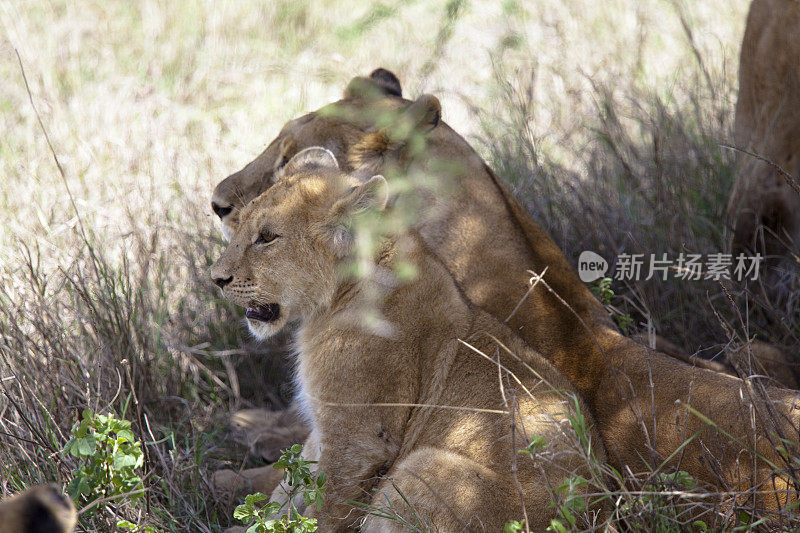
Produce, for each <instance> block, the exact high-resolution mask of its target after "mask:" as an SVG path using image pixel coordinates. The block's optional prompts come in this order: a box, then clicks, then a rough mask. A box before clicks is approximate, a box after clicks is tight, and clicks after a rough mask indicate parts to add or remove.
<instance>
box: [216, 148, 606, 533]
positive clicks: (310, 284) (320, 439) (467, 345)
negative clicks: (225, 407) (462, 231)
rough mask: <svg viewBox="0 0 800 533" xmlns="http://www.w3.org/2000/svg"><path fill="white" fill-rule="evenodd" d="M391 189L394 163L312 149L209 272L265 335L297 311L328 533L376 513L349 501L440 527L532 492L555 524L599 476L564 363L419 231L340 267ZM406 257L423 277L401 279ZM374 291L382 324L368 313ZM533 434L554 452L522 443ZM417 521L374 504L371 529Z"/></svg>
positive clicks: (259, 204)
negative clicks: (373, 163)
mask: <svg viewBox="0 0 800 533" xmlns="http://www.w3.org/2000/svg"><path fill="white" fill-rule="evenodd" d="M386 200H387V186H386V180H385V179H384V178H383V176H374V177H372V178H371V179H369V180H367V181H366V182H364V183H360V182H359V181H358V180H356V179H354V178H352V177H350V176H348V175H347V174H345V173H343V172H342V171H340V170H339V167H338V164H337V162H336V160H335V158H334V157H333V155H332V154H331V153H330V152H328V151H327V150H324V149H322V148H319V149H313V148H312V149H309V150H305V151H303V152H301V154H300V155H298V156H295V158H293V159H292V160H291V161H290V162H289V163H288V164H287V166H286V169H285V176H284V177H283V178H282V179H281V180H280V181H279V182H278V183H276V184H275V185H274V186H273V187H271V188H270V189H268V190H267V191H266V192H264V193H263V194H262V195H260V196H259V197H257V198H256V199H255V200H253V201H252V202H251V203H250V204H249V205H248V206H247V207H245V208H244V209H243V210H242V212H241V215H240V221H239V224H238V228H237V229H236V231H235V232H234V233H233V236H232V238H231V242H230V245H229V246H228V247H227V249H226V250H225V251H224V253H223V254H222V256H221V257H220V258H219V260H218V261H217V263H216V265H214V267H213V269H212V277H213V279H214V282H215V283H216V284H217V285H219V286H220V287H221V288H222V290H223V293H224V294H225V296H226V297H227V298H229V299H230V300H231V301H233V302H234V303H236V304H238V305H241V306H242V307H246V308H247V312H246V316H247V323H248V326H249V328H250V330H251V332H252V333H253V334H254V335H255V336H256V337H257V338H259V339H266V338H268V337H271V336H272V335H274V334H276V333H277V332H279V331H280V330H281V329H283V328H284V327H285V326H286V325H287V324H289V323H296V324H297V330H296V336H295V346H296V351H297V353H296V357H297V361H296V366H297V378H296V379H297V384H298V390H299V391H300V402H301V405H303V406H304V411H305V412H306V413H307V414H308V417H309V419H310V421H311V426H312V428H313V429H312V434H311V437H310V439H309V440H310V441H311V442H314V443H316V446H315V447H316V449H317V450H318V454H319V455H318V456H317V457H315V458H316V459H317V460H318V461H319V463H318V465H317V466H318V468H319V469H320V470H321V471H323V472H325V473H326V474H327V490H326V493H325V498H324V503H323V505H322V507H321V509H320V510H319V511H317V510H316V509H315V508H313V507H312V508H310V509H307V510H306V512H307V514H308V516H315V517H316V518H317V519H318V521H319V529H320V531H326V532H333V531H346V530H349V528H350V527H352V526H353V525H354V522H357V521H358V519H359V517H361V516H362V515H363V514H364V513H365V510H364V509H363V508H359V507H354V506H353V505H352V503H351V502H364V503H369V504H370V505H371V506H373V508H375V509H379V510H381V511H382V512H385V513H396V514H397V516H399V517H400V518H401V519H402V520H405V521H406V523H407V524H408V523H414V521H415V520H419V521H420V522H421V523H422V524H426V525H427V526H428V527H429V528H431V529H432V530H434V531H441V532H449V531H453V532H454V531H465V530H466V531H479V530H480V531H501V530H502V529H503V525H504V524H505V523H506V522H507V521H509V520H511V519H517V518H520V517H521V516H522V515H523V504H524V507H525V509H527V513H528V514H527V516H528V519H529V525H530V527H531V528H532V529H533V530H534V531H543V530H544V529H545V528H546V527H547V526H548V524H549V523H550V520H551V519H552V518H554V517H555V516H556V513H557V511H556V508H555V506H554V505H552V504H551V501H552V500H551V492H552V491H553V490H554V487H556V486H559V485H560V484H561V483H562V482H563V480H564V478H565V477H568V476H570V475H574V474H583V475H586V476H587V477H588V472H587V467H586V466H585V462H584V459H583V457H582V452H579V451H578V450H579V449H580V447H581V446H580V444H579V443H580V440H579V438H578V435H577V434H576V432H575V430H574V429H573V428H572V426H571V425H570V422H569V417H570V416H573V417H574V416H575V415H576V414H577V411H576V406H579V407H580V412H583V413H588V411H587V409H586V406H585V405H584V404H583V402H582V400H580V399H579V397H578V396H577V393H576V392H575V390H574V388H573V387H572V385H571V384H570V383H569V381H567V380H566V379H565V378H564V377H563V376H562V375H561V374H560V373H559V372H558V371H557V370H556V369H555V367H553V365H552V364H550V363H549V362H548V361H547V360H545V359H544V358H543V357H541V356H540V355H539V354H537V353H535V352H534V351H533V350H531V349H530V348H529V347H528V346H527V345H526V344H525V343H524V342H523V341H522V340H521V339H519V338H518V337H517V336H516V335H514V333H513V332H512V331H511V330H510V329H509V328H508V327H507V326H505V325H504V324H502V323H500V322H499V321H497V320H496V319H495V318H494V317H492V316H491V315H489V314H488V313H486V312H484V311H481V310H478V309H476V308H474V307H473V306H471V305H470V304H469V302H468V301H467V300H466V298H464V296H463V295H462V293H461V292H460V290H459V288H458V287H457V286H456V284H455V282H454V281H453V279H452V277H451V275H450V274H449V273H448V271H447V270H446V269H445V268H444V267H443V266H442V264H441V262H440V261H439V260H438V259H437V258H436V257H435V256H434V255H433V254H432V253H431V252H430V251H429V250H428V248H427V246H426V245H425V244H424V242H423V241H422V239H421V238H419V236H418V235H416V234H414V233H413V232H412V233H407V234H404V235H401V236H400V237H397V238H394V237H387V238H385V239H384V240H383V241H382V242H381V244H380V246H379V248H378V250H377V252H376V253H375V254H374V264H372V265H371V267H370V269H369V270H370V271H372V272H373V276H371V277H369V278H358V277H354V276H352V275H347V274H344V275H343V274H342V272H343V271H344V268H343V267H344V266H345V265H347V264H349V263H350V262H351V260H352V257H351V256H352V251H353V249H354V247H355V242H354V241H355V239H354V237H353V235H352V234H351V233H350V232H349V222H348V221H350V220H352V219H353V217H354V216H355V215H356V214H357V213H359V212H360V211H362V210H365V209H368V208H370V207H371V206H375V207H377V208H379V209H380V208H382V207H383V206H384V205H385V203H386ZM400 262H402V264H403V266H404V268H405V269H408V268H411V269H412V270H413V271H414V272H415V275H414V279H413V280H412V281H409V282H400V281H398V280H396V279H394V278H393V276H392V274H391V273H392V272H393V271H394V269H395V268H396V267H397V265H398V264H399V263H400ZM359 264H361V263H359ZM361 268H362V269H363V268H364V265H363V264H361ZM376 293H377V294H378V296H377V301H378V303H377V306H376V309H377V310H378V311H379V313H380V315H381V317H382V320H383V321H384V323H385V326H384V327H382V328H380V330H381V332H374V331H372V330H371V329H370V326H369V325H368V321H367V320H366V317H367V315H366V314H365V312H366V311H367V310H369V309H371V303H372V302H373V301H375V298H376V297H375V294H376ZM587 426H588V427H590V428H592V427H593V421H592V420H591V419H590V418H587ZM534 437H536V438H537V439H543V442H544V443H546V444H544V449H545V452H543V453H542V454H534V456H532V457H531V459H524V458H523V457H522V456H519V454H518V452H519V449H520V448H524V447H526V446H527V445H528V444H529V443H530V442H531V440H532V439H533V438H534ZM598 443H599V437H598V436H597V435H596V434H594V431H593V430H590V432H589V436H588V440H587V441H585V442H584V446H586V447H587V448H589V449H593V450H594V453H595V455H596V456H597V457H598V459H600V460H603V459H604V458H605V454H604V452H603V451H602V448H601V447H598ZM373 489H374V491H373ZM518 491H519V494H518ZM520 495H521V496H522V499H523V501H521V500H520ZM378 514H379V513H378ZM404 530H405V527H404V525H403V524H399V523H398V522H396V521H392V520H389V519H385V518H379V517H376V516H369V517H367V519H366V520H365V522H364V524H363V525H362V527H361V531H365V532H388V531H404Z"/></svg>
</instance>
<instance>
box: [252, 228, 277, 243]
mask: <svg viewBox="0 0 800 533" xmlns="http://www.w3.org/2000/svg"><path fill="white" fill-rule="evenodd" d="M278 237H280V235H275V234H274V233H272V232H271V231H267V230H264V231H262V232H261V233H260V234H259V235H258V237H256V240H255V242H254V243H253V244H270V243H272V242H275V239H277V238H278Z"/></svg>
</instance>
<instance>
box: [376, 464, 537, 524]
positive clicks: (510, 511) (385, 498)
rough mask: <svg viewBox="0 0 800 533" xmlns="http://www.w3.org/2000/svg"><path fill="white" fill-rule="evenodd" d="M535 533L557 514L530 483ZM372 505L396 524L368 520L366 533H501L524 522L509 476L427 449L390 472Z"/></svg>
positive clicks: (528, 491) (529, 500)
mask: <svg viewBox="0 0 800 533" xmlns="http://www.w3.org/2000/svg"><path fill="white" fill-rule="evenodd" d="M525 492H526V504H527V506H528V507H527V511H528V516H529V517H530V519H531V521H532V523H531V530H532V531H544V529H545V528H546V527H547V524H548V523H549V518H550V517H551V515H553V511H552V509H549V508H548V505H549V504H550V501H551V499H550V495H549V494H548V492H547V490H546V489H545V488H544V487H542V486H539V485H533V484H526V487H525ZM371 506H372V507H374V508H378V509H380V510H381V514H386V515H390V516H395V518H396V519H395V520H391V519H387V518H379V517H376V516H368V517H367V518H366V519H365V522H364V525H363V526H362V528H361V531H362V532H363V533H384V532H390V533H394V532H398V533H399V532H400V531H408V530H409V526H411V527H412V528H414V527H415V526H416V527H419V528H421V529H422V530H428V529H430V530H432V531H439V532H441V533H448V532H451V531H453V532H455V531H459V532H461V531H502V530H503V525H504V524H505V523H506V522H508V521H509V520H521V519H522V506H521V505H520V498H519V494H518V493H517V491H516V489H515V485H514V482H513V479H512V477H511V473H510V472H508V473H506V474H499V473H497V472H495V471H494V470H492V469H490V468H487V467H485V466H482V465H480V464H478V463H476V462H475V461H473V460H471V459H469V458H467V457H464V456H463V455H460V454H457V453H453V452H450V451H446V450H440V449H434V448H423V449H420V450H417V451H415V452H412V453H411V455H409V456H408V457H407V458H405V459H403V460H402V461H401V462H400V463H399V464H397V465H396V467H395V468H394V469H393V471H391V472H390V473H389V475H388V476H387V478H386V479H384V480H383V481H382V482H381V483H380V485H379V486H378V488H377V489H376V493H375V495H374V497H373V499H372V502H371Z"/></svg>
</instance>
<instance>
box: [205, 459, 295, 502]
mask: <svg viewBox="0 0 800 533" xmlns="http://www.w3.org/2000/svg"><path fill="white" fill-rule="evenodd" d="M282 477H283V472H282V471H281V470H275V469H274V468H272V467H271V466H262V467H259V468H249V469H247V470H241V471H237V470H231V469H225V470H217V471H216V472H214V474H213V475H212V476H211V483H212V485H213V487H214V491H215V492H216V493H217V495H218V496H220V497H232V498H233V499H235V500H238V499H239V498H241V497H243V496H246V495H248V494H253V493H255V492H262V493H264V494H270V493H272V491H273V490H275V487H277V486H278V484H279V483H280V482H281V478H282Z"/></svg>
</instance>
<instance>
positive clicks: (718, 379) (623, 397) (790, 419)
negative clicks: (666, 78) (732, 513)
mask: <svg viewBox="0 0 800 533" xmlns="http://www.w3.org/2000/svg"><path fill="white" fill-rule="evenodd" d="M400 94H401V91H400V85H399V83H398V82H397V80H396V77H394V76H393V75H391V74H390V73H387V72H386V71H383V70H379V71H376V72H375V73H373V74H372V75H371V76H370V78H356V79H355V80H353V81H352V82H351V83H350V85H349V86H348V89H347V90H346V91H345V95H344V98H343V99H342V100H341V101H339V102H336V103H334V104H331V105H329V106H326V107H325V108H323V109H321V110H320V111H318V112H314V113H309V114H308V115H305V116H303V117H301V118H298V119H296V120H293V121H291V122H289V123H288V124H287V125H286V126H285V127H284V128H283V130H282V131H281V133H280V135H279V136H278V138H276V139H275V140H274V141H273V142H272V143H270V145H269V146H268V147H267V148H266V150H265V151H264V152H263V153H262V154H261V155H260V156H258V157H257V158H256V159H255V160H254V161H253V162H251V163H250V164H248V165H247V166H246V167H245V168H244V169H242V170H241V171H239V172H237V173H236V174H233V175H232V176H230V177H228V178H227V179H225V180H224V181H222V182H221V183H220V184H219V185H218V186H217V188H216V189H215V191H214V194H213V196H212V207H213V209H214V211H215V212H216V213H217V214H218V215H219V216H220V217H221V219H222V222H223V227H225V228H228V229H226V231H227V232H228V233H230V231H231V229H232V228H235V226H236V220H237V217H238V213H239V211H240V210H241V208H242V207H243V206H244V205H245V204H247V203H248V202H249V201H250V200H252V199H253V198H254V197H255V196H256V195H257V194H258V193H260V192H262V191H264V190H267V189H268V188H269V187H270V186H273V184H274V183H275V182H276V181H278V182H279V181H280V179H279V178H280V175H281V172H280V169H281V167H283V166H284V165H285V164H286V162H287V161H288V160H289V159H290V158H291V157H292V156H293V155H294V154H296V153H297V152H298V151H300V150H301V149H303V148H306V147H309V146H314V145H321V146H324V147H326V148H328V149H329V150H331V151H332V152H333V153H334V155H335V156H336V157H337V159H339V161H340V163H341V164H342V167H343V169H344V170H345V171H348V172H355V173H360V174H362V175H365V176H369V175H372V174H373V173H383V174H385V175H389V176H391V173H392V172H393V171H396V170H398V169H399V170H400V171H403V172H407V173H409V174H412V175H414V174H416V175H423V176H425V179H426V180H427V181H428V182H429V183H433V184H435V185H437V186H438V187H437V188H436V190H437V191H438V192H436V193H434V194H431V193H430V191H429V190H428V191H422V192H420V193H419V196H420V197H421V198H422V201H421V203H422V207H421V212H420V214H419V217H418V219H417V222H416V224H415V229H416V230H417V231H418V232H419V234H420V235H421V237H422V239H423V240H424V241H425V243H426V245H427V246H429V247H430V248H431V250H432V251H433V253H435V254H436V256H437V257H438V258H439V259H440V260H441V261H442V264H443V265H444V267H445V268H446V269H447V270H448V271H449V272H450V273H451V274H452V275H453V277H454V278H455V280H456V282H457V283H458V285H459V286H460V287H461V289H462V290H463V291H464V294H465V296H466V297H467V299H468V300H469V301H470V302H471V303H472V304H474V305H476V306H478V307H480V308H482V309H484V310H486V311H487V312H489V313H490V314H491V315H493V316H494V317H495V318H497V319H499V320H501V321H504V322H506V323H507V324H509V326H510V327H511V328H512V329H513V330H514V331H515V332H517V333H518V334H519V335H520V336H521V337H522V338H523V339H524V340H525V341H526V342H527V343H528V344H529V345H530V346H531V347H533V348H534V350H536V352H538V353H541V354H543V355H544V356H545V357H547V358H548V359H549V360H550V361H551V362H553V363H554V364H555V366H556V368H558V370H559V371H560V372H561V373H562V374H564V375H565V376H566V377H567V378H568V379H569V380H570V381H571V382H572V383H574V384H575V386H576V387H577V389H578V391H579V392H580V393H581V394H582V395H583V397H584V398H585V399H586V402H587V403H588V405H589V407H590V409H591V411H592V413H593V415H594V417H595V420H596V421H597V424H598V427H599V429H600V433H601V435H602V437H603V441H604V443H605V445H606V449H607V451H608V453H609V459H610V462H611V463H612V464H613V465H614V466H616V467H617V468H618V469H619V470H620V471H626V472H627V471H629V470H627V468H629V469H630V470H632V471H634V472H642V471H646V470H652V469H654V468H661V467H663V465H664V464H667V465H672V466H675V467H678V466H679V467H680V469H682V470H685V471H688V472H689V473H691V474H692V475H693V476H694V477H695V478H696V479H698V480H700V481H703V482H706V483H708V484H712V485H714V486H716V487H719V488H723V489H725V490H728V489H733V490H748V489H751V488H752V487H762V488H764V485H763V483H764V482H765V481H767V480H770V479H772V472H773V469H772V468H771V467H770V466H769V465H768V464H767V463H766V462H765V461H762V459H767V460H769V461H771V462H773V463H775V464H777V465H784V464H785V462H784V460H783V459H782V458H781V457H780V456H779V455H778V454H777V453H776V451H775V450H776V447H777V441H776V440H774V439H775V437H776V436H778V437H779V438H785V439H788V441H790V442H795V441H796V440H797V431H796V429H795V425H796V423H797V421H798V411H797V410H795V409H794V407H793V400H794V393H792V392H790V391H785V390H780V389H775V388H767V389H765V392H764V393H763V394H756V393H755V392H754V389H753V387H752V386H751V384H750V383H749V382H747V381H743V380H740V379H737V378H733V377H729V376H725V375H722V374H718V373H716V372H712V371H709V370H703V369H697V368H693V367H692V366H689V365H686V364H684V363H682V362H679V361H676V360H675V359H673V358H671V357H669V356H666V355H664V354H661V353H658V352H655V351H653V350H650V349H647V348H646V347H643V346H641V345H639V344H637V343H636V342H634V341H633V340H631V339H628V338H626V337H624V336H623V335H621V334H620V333H619V331H618V330H617V328H616V326H615V325H614V323H613V321H612V320H611V319H610V317H609V316H608V314H607V313H606V311H605V309H604V308H603V306H602V305H601V304H600V302H599V301H598V300H597V299H596V298H595V297H594V295H593V294H592V293H591V291H590V290H589V289H588V288H587V287H586V286H585V285H584V284H583V283H582V282H581V281H580V279H579V277H578V275H577V273H576V272H575V271H574V269H573V268H572V266H571V265H570V264H569V262H568V261H567V259H566V258H565V257H564V255H563V254H562V253H561V251H560V250H559V248H558V246H556V244H555V243H554V242H553V241H552V239H550V237H548V235H547V234H546V233H545V232H544V230H543V229H542V228H541V227H540V226H539V225H538V224H536V223H535V222H534V221H533V220H532V219H531V217H530V215H529V214H528V213H527V212H526V211H525V209H524V208H523V207H522V206H521V205H520V204H519V202H518V201H517V200H516V199H515V198H514V197H513V195H511V194H510V193H509V192H508V190H507V189H506V187H505V186H504V185H503V184H502V183H501V182H500V181H499V180H498V179H497V177H496V176H495V175H494V173H493V172H492V171H491V170H490V169H489V167H488V166H487V165H486V164H485V163H484V162H483V160H482V159H481V158H480V156H479V155H478V154H477V153H476V152H475V151H474V150H473V149H472V148H471V147H470V146H469V144H468V143H467V142H466V141H465V140H464V139H463V138H462V137H461V136H459V135H458V134H457V133H455V132H454V131H453V130H452V129H450V128H449V127H448V126H447V124H445V123H444V122H441V121H440V115H441V108H440V105H439V102H438V100H436V98H434V97H432V96H421V97H420V98H418V99H417V100H416V101H414V102H411V101H409V100H405V99H403V98H402V97H401V96H400ZM386 110H392V111H395V112H396V113H397V114H398V116H397V118H396V119H395V120H394V122H391V123H389V124H388V125H387V124H386V123H385V122H382V123H381V124H380V126H377V125H376V124H375V121H374V120H370V117H374V116H376V115H378V116H381V117H385V111H386ZM409 128H412V129H416V131H417V132H419V133H421V134H424V135H427V143H426V144H425V146H424V147H422V148H421V147H420V143H419V142H417V141H418V137H414V136H407V135H401V134H398V131H400V132H405V131H408V130H409ZM406 138H412V139H413V140H414V142H406V141H404V139H406ZM276 171H277V172H276ZM408 194H413V192H409V193H408ZM531 273H535V274H536V275H532V274H531ZM537 275H541V277H538V276H537ZM689 406H691V409H693V410H694V411H691V410H690V408H689ZM754 411H755V412H756V413H757V416H754V415H753V412H754ZM698 414H700V415H702V416H698ZM706 417H707V418H706ZM754 420H755V423H754V422H753V421H754ZM711 422H714V423H716V424H717V428H718V429H715V428H712V427H711ZM718 430H721V432H720V431H718ZM770 439H772V440H770ZM687 440H688V443H685V441H687ZM684 443H685V445H684ZM754 447H755V448H757V449H758V452H759V456H758V458H754V456H753V455H752V454H750V453H747V450H751V449H753V448H754ZM679 449H680V453H675V452H676V450H679ZM777 485H778V489H780V490H782V489H784V488H785V483H784V482H783V481H780V480H779V482H778V483H777ZM770 490H771V489H770ZM784 496H785V494H782V495H781V496H780V497H779V498H778V499H777V500H776V498H773V497H772V496H766V497H765V500H766V501H765V503H766V504H767V505H769V506H772V507H774V506H776V505H778V504H779V503H780V501H778V500H782V499H783V497H784Z"/></svg>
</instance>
